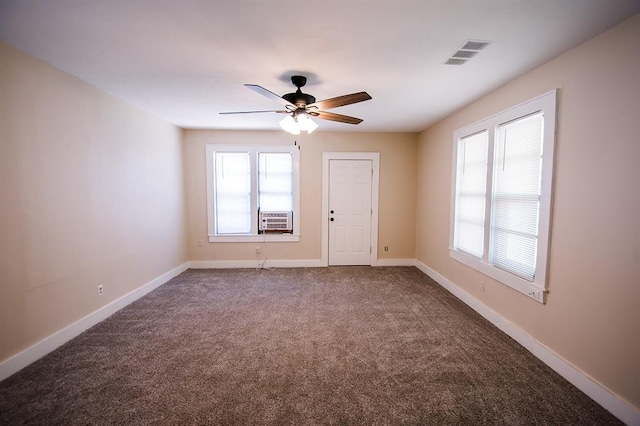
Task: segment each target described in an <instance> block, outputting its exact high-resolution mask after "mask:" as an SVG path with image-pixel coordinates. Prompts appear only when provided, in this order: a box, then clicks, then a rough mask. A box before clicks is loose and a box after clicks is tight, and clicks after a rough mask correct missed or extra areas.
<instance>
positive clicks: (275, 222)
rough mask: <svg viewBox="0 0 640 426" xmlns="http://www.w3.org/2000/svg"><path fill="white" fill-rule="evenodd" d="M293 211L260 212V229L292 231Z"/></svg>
mask: <svg viewBox="0 0 640 426" xmlns="http://www.w3.org/2000/svg"><path fill="white" fill-rule="evenodd" d="M292 216H293V215H292V213H291V212H260V215H259V218H258V219H259V221H258V222H259V223H258V229H259V230H260V231H292V230H293V220H292Z"/></svg>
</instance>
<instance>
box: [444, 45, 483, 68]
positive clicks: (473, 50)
mask: <svg viewBox="0 0 640 426" xmlns="http://www.w3.org/2000/svg"><path fill="white" fill-rule="evenodd" d="M488 45H489V42H488V41H476V40H467V41H466V43H465V44H464V46H462V47H461V48H460V49H458V50H456V51H455V52H454V54H453V55H451V57H450V58H449V59H448V60H447V62H445V64H446V65H464V64H465V63H467V60H468V59H471V58H473V57H474V56H476V55H477V54H478V52H479V51H481V50H482V49H484V48H485V47H487V46H488Z"/></svg>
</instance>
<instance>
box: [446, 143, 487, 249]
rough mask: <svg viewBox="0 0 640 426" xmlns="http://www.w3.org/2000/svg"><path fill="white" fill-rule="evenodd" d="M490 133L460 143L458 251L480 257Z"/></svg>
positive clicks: (456, 225) (456, 234)
mask: <svg viewBox="0 0 640 426" xmlns="http://www.w3.org/2000/svg"><path fill="white" fill-rule="evenodd" d="M488 142H489V139H488V133H487V132H482V133H478V134H475V135H471V136H467V137H464V138H460V140H459V141H458V154H457V171H456V200H455V209H456V214H455V224H454V248H455V249H456V250H462V251H465V252H467V253H469V254H472V255H474V256H477V257H482V255H483V252H484V219H485V203H486V184H487V157H488V154H487V149H488Z"/></svg>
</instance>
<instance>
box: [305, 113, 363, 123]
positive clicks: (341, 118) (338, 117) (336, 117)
mask: <svg viewBox="0 0 640 426" xmlns="http://www.w3.org/2000/svg"><path fill="white" fill-rule="evenodd" d="M311 115H312V116H313V117H318V118H322V119H323V120H331V121H338V122H340V123H347V124H360V123H362V119H361V118H356V117H349V116H348V115H342V114H336V113H333V112H327V111H317V112H315V113H313V114H311Z"/></svg>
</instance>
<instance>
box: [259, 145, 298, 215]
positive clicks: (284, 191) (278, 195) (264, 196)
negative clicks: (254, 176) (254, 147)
mask: <svg viewBox="0 0 640 426" xmlns="http://www.w3.org/2000/svg"><path fill="white" fill-rule="evenodd" d="M258 174H259V181H258V188H259V189H258V206H259V207H260V210H261V211H292V210H293V183H292V182H293V157H292V155H291V153H270V152H269V153H265V152H261V153H259V154H258Z"/></svg>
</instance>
